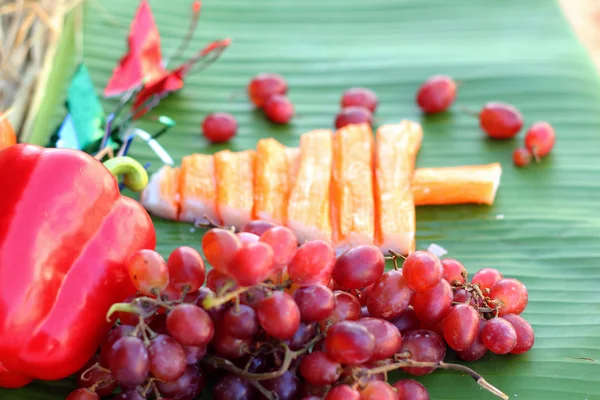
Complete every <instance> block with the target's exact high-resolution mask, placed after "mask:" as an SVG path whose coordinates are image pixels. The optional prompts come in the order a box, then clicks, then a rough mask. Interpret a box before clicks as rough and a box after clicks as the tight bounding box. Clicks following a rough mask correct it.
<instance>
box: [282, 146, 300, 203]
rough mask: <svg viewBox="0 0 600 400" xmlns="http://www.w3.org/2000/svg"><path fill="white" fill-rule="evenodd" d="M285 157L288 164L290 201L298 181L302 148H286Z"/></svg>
mask: <svg viewBox="0 0 600 400" xmlns="http://www.w3.org/2000/svg"><path fill="white" fill-rule="evenodd" d="M285 155H286V157H287V162H288V191H289V193H288V199H289V195H290V194H291V192H292V189H293V188H294V186H295V185H296V179H298V171H299V170H300V160H301V158H300V148H298V147H286V149H285Z"/></svg>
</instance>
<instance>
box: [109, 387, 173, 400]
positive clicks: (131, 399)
mask: <svg viewBox="0 0 600 400" xmlns="http://www.w3.org/2000/svg"><path fill="white" fill-rule="evenodd" d="M163 399H164V398H163ZM113 400H145V397H144V396H142V395H141V394H140V392H138V391H137V389H127V390H125V391H124V392H121V393H119V394H118V395H116V396H114V397H113ZM164 400H166V399H164Z"/></svg>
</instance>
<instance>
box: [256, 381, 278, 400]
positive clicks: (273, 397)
mask: <svg viewBox="0 0 600 400" xmlns="http://www.w3.org/2000/svg"><path fill="white" fill-rule="evenodd" d="M248 382H250V384H251V385H252V386H254V387H255V388H256V389H257V390H258V391H259V392H260V393H261V394H262V395H263V396H265V398H266V399H267V400H278V399H279V395H278V394H277V393H273V392H270V391H269V390H267V389H266V388H265V387H264V386H263V385H261V384H260V382H259V381H252V380H250V381H248Z"/></svg>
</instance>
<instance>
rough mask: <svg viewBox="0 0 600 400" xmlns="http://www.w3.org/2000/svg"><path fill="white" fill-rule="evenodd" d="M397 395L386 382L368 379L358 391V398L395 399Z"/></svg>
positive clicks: (363, 399) (368, 399)
mask: <svg viewBox="0 0 600 400" xmlns="http://www.w3.org/2000/svg"><path fill="white" fill-rule="evenodd" d="M397 399H398V396H397V395H396V392H395V391H394V388H393V387H391V386H390V385H389V384H388V383H387V382H382V381H377V380H375V381H370V382H368V383H367V385H366V386H365V387H364V388H363V389H362V390H361V391H360V400H397Z"/></svg>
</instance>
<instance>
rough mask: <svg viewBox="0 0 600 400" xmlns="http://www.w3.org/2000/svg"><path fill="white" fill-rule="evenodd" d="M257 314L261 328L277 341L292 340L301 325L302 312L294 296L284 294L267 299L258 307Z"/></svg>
mask: <svg viewBox="0 0 600 400" xmlns="http://www.w3.org/2000/svg"><path fill="white" fill-rule="evenodd" d="M257 314H258V321H259V322H260V326H262V327H263V329H264V330H265V332H267V334H268V335H270V336H272V337H274V338H275V339H280V340H285V339H289V338H291V337H292V336H294V332H296V329H298V326H299V325H300V310H299V309H298V306H297V305H296V303H295V302H294V299H293V298H292V296H290V295H289V294H287V293H284V292H274V293H273V294H272V295H271V296H270V297H265V298H264V299H263V300H262V301H261V302H260V304H259V305H258V309H257Z"/></svg>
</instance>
